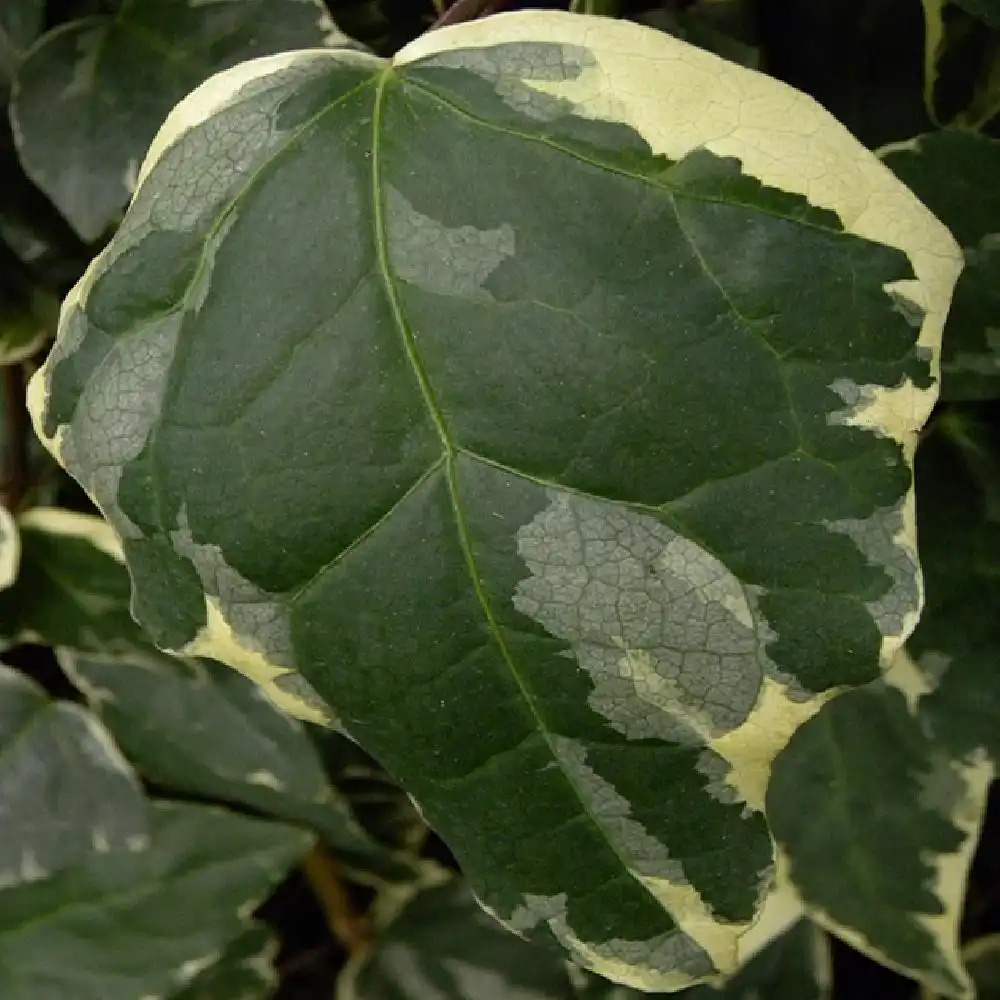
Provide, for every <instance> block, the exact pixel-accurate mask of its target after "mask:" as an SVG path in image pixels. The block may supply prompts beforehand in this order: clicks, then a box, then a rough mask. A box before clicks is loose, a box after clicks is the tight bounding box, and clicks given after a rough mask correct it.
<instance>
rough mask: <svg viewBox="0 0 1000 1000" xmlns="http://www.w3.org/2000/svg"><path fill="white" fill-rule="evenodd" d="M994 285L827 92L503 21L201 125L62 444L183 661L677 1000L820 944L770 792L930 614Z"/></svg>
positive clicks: (315, 72)
mask: <svg viewBox="0 0 1000 1000" xmlns="http://www.w3.org/2000/svg"><path fill="white" fill-rule="evenodd" d="M817 136H821V137H822V142H818V141H817ZM845 178H849V180H845ZM319 192H322V196H320V194H319ZM276 248H280V252H277V251H276ZM609 248H614V249H613V251H612V250H611V249H609ZM957 266H958V255H957V249H956V248H955V246H954V244H953V242H952V239H951V237H950V236H949V234H948V233H947V231H946V230H945V229H944V228H943V227H942V226H941V225H940V224H939V223H938V222H937V221H936V220H935V219H934V218H933V217H932V216H931V215H930V214H929V213H928V212H927V211H926V209H924V208H923V207H922V206H921V205H920V204H919V203H918V202H917V201H916V200H915V199H914V198H913V196H912V195H911V194H910V193H909V192H908V191H907V190H906V189H905V188H904V187H903V186H902V185H901V184H899V183H898V181H896V180H895V178H894V177H892V175H891V173H890V172H889V171H887V170H886V169H885V167H884V166H883V165H882V164H880V163H879V162H878V161H877V160H876V159H875V158H874V157H873V156H872V155H871V154H870V153H869V152H868V151H866V150H864V149H863V148H862V147H861V146H860V145H859V144H858V143H857V142H856V141H855V140H854V139H853V138H852V137H851V136H850V135H849V134H848V133H847V132H846V131H845V130H844V129H843V128H842V127H841V126H839V125H837V124H836V123H835V122H834V121H833V120H832V119H831V118H830V117H829V116H828V115H826V113H825V112H823V111H822V110H821V109H820V108H819V107H818V106H817V105H815V104H814V103H812V102H811V101H809V100H808V99H806V98H804V97H803V96H802V95H801V94H797V93H795V92H794V91H791V90H789V89H788V88H785V87H783V86H782V85H780V84H778V83H776V82H775V81H774V80H770V79H767V78H765V77H762V76H760V75H757V74H755V73H753V72H751V71H749V70H746V69H743V68H741V67H737V66H735V65H732V64H729V63H725V62H723V61H722V60H719V59H718V58H717V57H715V56H712V55H710V54H708V53H705V52H703V51H700V50H698V49H695V48H693V47H691V46H688V45H686V44H685V43H683V42H680V41H678V40H676V39H672V38H669V37H668V36H666V35H663V34H661V33H659V32H656V31H652V30H649V29H645V28H642V27H639V26H636V25H632V24H627V23H623V22H607V21H598V20H592V19H589V18H585V17H578V16H571V15H567V14H558V13H548V14H541V13H535V14H530V13H526V14H512V15H504V16H499V17H496V18H492V19H489V20H488V21H484V22H480V23H476V24H469V25H462V26H460V27H457V28H453V29H449V30H447V31H440V32H432V33H430V34H429V35H427V36H424V37H423V38H422V39H420V40H418V41H417V42H416V43H414V45H412V46H410V47H409V48H407V49H406V50H404V52H403V53H402V54H400V55H399V56H397V58H396V60H395V63H394V64H393V65H389V64H388V63H385V62H383V61H380V60H377V59H375V58H374V57H371V56H367V55H364V54H362V53H358V52H351V51H347V50H343V51H340V52H311V53H303V54H298V55H284V56H277V57H274V58H271V59H269V60H262V61H257V62H254V63H250V64H246V65H244V66H242V67H239V68H237V69H234V70H233V71H231V72H230V73H228V74H223V75H222V76H220V77H216V78H214V79H213V80H211V81H209V82H208V83H207V84H206V85H205V87H203V88H202V89H200V90H199V91H196V92H195V93H194V94H193V95H191V96H190V97H189V98H188V99H187V100H186V101H185V102H183V103H182V104H181V105H180V106H179V107H178V108H177V109H175V111H174V112H173V113H172V115H171V117H170V118H169V119H168V121H167V123H166V125H165V126H164V128H163V129H162V130H161V132H160V133H159V135H158V137H157V139H156V140H155V141H154V143H153V146H152V148H151V152H150V156H149V158H148V159H147V161H146V163H145V165H144V167H143V170H142V171H141V174H140V185H139V189H138V191H137V195H136V198H135V200H134V201H133V203H132V205H131V208H130V211H129V214H128V217H127V218H126V221H125V223H124V225H123V227H122V229H121V230H120V231H119V233H118V235H117V237H116V238H115V240H114V241H113V242H112V244H111V245H110V246H109V248H108V249H107V250H106V251H105V252H104V253H103V254H102V255H101V256H100V257H99V258H98V259H97V261H96V262H95V263H94V265H93V266H92V268H91V269H90V271H89V272H88V274H87V275H86V277H85V278H84V279H83V281H82V282H81V283H80V285H78V287H77V288H76V289H75V290H74V292H73V293H72V294H71V295H70V296H69V298H68V299H67V301H66V303H65V305H64V309H63V314H62V318H61V323H60V333H59V340H58V343H57V345H56V347H55V349H54V351H53V353H52V354H51V355H50V359H49V361H48V363H47V365H46V367H45V368H44V369H43V371H42V372H41V373H40V375H39V376H38V377H36V379H35V380H34V381H33V383H32V390H31V396H32V411H33V416H34V418H35V421H36V426H37V428H38V429H39V431H40V433H41V434H42V436H43V437H44V438H45V439H46V441H47V442H48V443H49V445H50V447H51V448H52V449H53V451H54V453H55V454H57V455H58V457H59V458H60V460H61V461H62V462H63V464H64V465H65V466H66V467H67V468H68V469H69V470H70V471H71V472H72V474H73V475H74V476H75V477H77V478H78V479H79V481H80V482H81V483H82V484H83V485H84V486H85V488H86V489H87V490H88V491H89V492H90V494H91V495H92V496H93V497H94V499H95V501H96V502H97V503H98V505H99V506H100V507H101V509H102V511H103V512H104V514H105V515H106V516H107V517H108V518H109V520H110V522H111V523H112V525H113V526H114V528H115V530H116V531H117V532H118V534H119V535H120V536H121V538H122V540H123V547H124V551H125V556H126V559H127V561H128V564H129V568H130V571H131V575H132V580H133V585H134V594H133V610H134V612H135V614H136V615H137V617H138V619H139V620H140V622H141V623H142V625H143V626H144V627H145V628H146V629H147V630H148V631H149V633H150V635H152V636H153V637H154V639H155V641H156V642H157V643H158V644H160V645H161V646H163V647H166V648H169V649H172V650H176V651H180V652H183V653H184V654H186V655H193V656H210V657H213V658H215V659H218V660H221V661H223V662H227V663H229V664H231V665H233V666H235V667H237V668H238V669H241V670H243V671H244V672H245V673H247V674H248V675H250V676H251V677H253V678H254V679H255V680H257V681H258V682H259V683H262V684H265V685H266V686H267V690H268V691H269V693H270V694H271V696H272V697H274V698H276V699H277V700H278V701H279V702H280V703H281V704H282V705H284V706H285V707H287V708H289V709H291V710H293V711H297V712H299V713H301V714H302V715H304V716H305V717H309V718H312V719H321V718H324V717H331V716H332V717H335V718H336V719H338V720H339V722H340V723H341V724H342V725H343V727H344V728H345V729H346V730H347V732H348V733H349V734H350V735H351V736H352V737H354V738H355V739H356V740H358V741H359V742H360V743H361V744H362V745H363V746H365V747H366V748H367V749H368V750H369V751H370V752H372V753H373V755H374V756H375V757H376V758H377V759H378V760H379V761H380V762H381V763H382V764H383V765H385V766H386V768H387V769H388V770H389V771H390V772H392V773H393V774H394V775H395V776H396V777H397V778H398V779H399V780H400V781H401V783H402V784H403V785H404V787H405V788H406V789H407V790H408V791H409V792H410V793H411V794H413V795H414V797H415V798H416V800H417V801H418V802H419V803H420V805H421V807H422V809H423V811H424V813H425V814H426V816H427V818H428V821H429V822H430V824H431V825H432V826H433V827H434V828H435V829H437V830H438V831H439V832H440V833H441V835H442V836H443V837H444V839H445V840H446V841H447V843H448V844H449V846H450V847H451V848H452V850H453V851H454V852H455V854H456V855H457V857H458V859H459V861H460V862H461V864H462V867H463V871H465V872H466V873H467V874H468V876H469V878H470V881H471V883H472V886H473V888H474V889H475V890H476V892H477V894H478V895H479V896H480V898H481V899H482V900H483V901H484V902H485V903H486V904H487V905H488V906H490V907H491V908H492V909H493V910H494V911H495V912H496V913H497V914H498V915H499V916H500V917H501V918H502V919H503V920H504V921H506V922H507V923H508V925H509V926H511V927H512V928H514V929H516V930H519V931H521V932H523V933H525V934H528V935H530V936H532V937H534V938H537V939H539V940H543V941H550V942H552V941H558V942H560V943H561V944H562V945H563V946H564V947H565V948H566V949H568V952H569V954H570V956H571V957H573V958H574V959H575V960H576V961H578V962H579V963H581V964H583V965H585V966H588V967H590V968H592V969H595V970H596V971H599V972H600V973H602V974H604V975H606V976H608V977H610V978H613V979H618V980H621V981H623V982H627V983H630V984H633V985H638V986H640V987H642V988H643V989H647V990H650V989H667V988H670V989H675V988H678V987H681V986H684V985H688V984H690V983H692V982H694V981H697V980H698V979H700V978H702V977H706V976H712V975H714V974H715V973H716V972H717V971H719V970H722V971H731V970H732V969H733V968H735V967H736V965H737V964H738V963H739V960H740V956H741V954H745V953H746V952H747V951H748V950H750V949H752V948H753V947H754V945H755V940H754V935H755V934H762V935H770V934H773V933H776V932H777V931H778V930H780V929H781V928H782V927H784V926H786V925H787V922H788V919H790V918H791V917H792V916H794V909H793V912H791V913H787V914H784V919H778V917H777V916H776V915H775V913H772V912H768V918H767V919H766V920H764V919H762V920H758V917H759V916H760V912H761V909H762V908H764V909H765V910H768V908H777V909H778V910H780V909H781V907H783V906H784V905H785V897H784V896H783V895H782V893H781V892H780V891H772V885H771V881H770V878H771V872H770V866H771V862H772V858H771V845H770V841H769V838H768V835H767V830H766V826H765V823H764V819H763V816H762V814H761V809H762V807H763V800H764V793H765V789H766V786H767V783H768V779H769V769H770V763H771V760H772V759H773V757H774V755H775V754H776V753H777V752H778V751H779V750H780V749H781V747H782V746H783V745H784V744H785V742H786V741H787V739H788V737H789V736H790V735H791V733H792V732H793V731H794V730H795V729H796V728H797V726H799V725H800V724H801V723H802V721H804V720H805V719H807V718H809V717H810V716H811V715H813V714H814V713H815V712H816V711H818V710H819V708H820V707H821V705H822V704H823V703H824V702H825V701H826V700H827V699H828V698H829V697H830V694H831V693H833V692H834V691H835V690H836V689H839V688H842V687H843V686H844V685H851V684H858V683H862V682H865V681H869V680H871V679H872V678H874V677H876V676H878V674H879V671H880V669H881V668H882V667H883V666H885V665H887V664H888V662H889V661H890V660H891V658H892V656H893V654H894V653H895V651H896V650H897V649H898V648H899V646H900V644H901V643H902V641H903V639H904V638H905V636H906V634H907V633H908V632H909V630H910V629H911V628H912V625H913V623H914V621H915V619H916V614H917V609H918V604H919V594H918V588H917V578H916V563H915V555H914V551H913V537H912V530H911V527H910V519H909V504H910V500H911V498H910V496H909V483H910V469H909V466H908V461H907V457H908V455H909V454H910V452H911V450H912V446H913V443H914V440H915V434H916V431H917V429H918V428H919V426H920V425H921V423H922V421H923V420H924V419H925V417H926V415H927V413H928V412H929V409H930V407H931V405H932V403H933V400H934V398H935V384H934V381H933V377H932V375H933V371H934V365H935V361H934V359H935V356H936V351H937V347H938V343H939V334H940V329H941V325H942V322H943V320H944V313H945V310H946V307H947V302H948V297H949V294H950V291H951V287H952V284H953V282H954V280H955V275H956V272H957ZM293 665H294V667H295V668H296V669H293ZM584 858H585V859H586V864H580V859H584ZM778 889H780V886H779V887H778ZM756 943H757V944H759V943H760V942H759V941H758V942H756Z"/></svg>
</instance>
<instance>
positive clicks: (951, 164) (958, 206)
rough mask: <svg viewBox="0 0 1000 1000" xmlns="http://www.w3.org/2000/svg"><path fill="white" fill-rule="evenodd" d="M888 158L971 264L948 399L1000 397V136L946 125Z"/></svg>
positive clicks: (945, 357) (945, 367)
mask: <svg viewBox="0 0 1000 1000" xmlns="http://www.w3.org/2000/svg"><path fill="white" fill-rule="evenodd" d="M881 156H882V159H883V160H884V162H885V163H887V164H888V165H889V166H890V167H891V168H892V169H893V171H894V172H895V173H896V174H897V175H898V176H899V178H900V179H901V180H903V181H904V182H905V183H906V184H907V186H908V187H909V188H910V189H911V190H912V191H914V192H915V193H916V194H917V195H918V196H919V197H920V199H921V200H922V201H923V202H924V204H925V205H927V206H928V207H929V208H930V209H931V210H932V211H933V212H935V213H936V214H937V215H938V216H939V217H940V218H941V220H942V221H943V222H944V223H945V224H946V225H947V226H948V227H949V228H950V229H951V231H952V233H954V235H955V238H956V239H957V240H958V241H959V243H960V244H961V246H962V252H963V254H964V257H965V269H964V271H963V272H962V275H961V277H960V278H959V280H958V284H957V286H956V287H955V296H954V299H953V301H952V305H951V311H950V313H949V315H948V323H947V325H946V327H945V331H944V342H943V353H942V358H941V378H942V388H941V392H942V396H943V398H945V399H951V400H968V399H994V398H996V397H997V396H1000V193H998V190H997V184H996V177H997V175H998V174H1000V140H998V139H991V138H989V137H988V136H984V135H978V134H976V133H975V132H970V131H966V130H958V129H955V130H944V131H941V132H932V133H929V134H927V135H920V136H917V137H916V138H914V139H911V140H909V141H908V142H905V143H899V144H896V145H892V146H888V147H886V148H885V149H884V150H883V151H882V152H881Z"/></svg>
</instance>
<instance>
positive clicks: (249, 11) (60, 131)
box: [11, 0, 346, 241]
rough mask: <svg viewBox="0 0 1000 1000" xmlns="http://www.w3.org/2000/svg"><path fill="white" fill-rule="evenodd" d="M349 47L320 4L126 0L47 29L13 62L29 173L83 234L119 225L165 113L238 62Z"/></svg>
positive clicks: (14, 105) (15, 108)
mask: <svg viewBox="0 0 1000 1000" xmlns="http://www.w3.org/2000/svg"><path fill="white" fill-rule="evenodd" d="M344 41H346V39H345V36H343V35H342V33H340V32H339V31H338V30H337V29H336V28H335V27H334V25H333V22H332V21H331V20H330V17H329V14H328V13H327V11H326V7H325V6H324V5H323V3H322V0H213V2H211V3H204V2H199V0H157V2H156V3H149V2H148V0H124V2H123V3H122V4H121V7H120V8H119V10H118V12H117V14H115V15H114V16H113V17H91V18H86V19H82V20H78V21H73V22H70V23H67V24H63V25H60V26H59V27H58V28H55V29H53V30H52V31H50V32H48V33H47V34H46V35H45V36H44V37H43V38H42V39H41V41H40V42H39V43H38V44H37V45H36V46H35V47H34V48H33V49H32V50H31V52H30V54H29V55H28V57H27V58H26V59H25V61H24V62H23V63H22V64H21V67H20V69H19V71H18V73H17V76H16V78H15V81H14V86H13V91H12V95H11V120H12V122H13V123H14V135H15V139H16V140H17V146H18V151H19V153H20V156H21V161H22V163H23V164H24V168H25V170H26V171H27V173H28V176H29V177H31V179H32V180H33V181H34V182H35V183H36V184H37V185H38V186H39V187H40V188H41V189H42V190H43V191H44V192H45V193H46V194H47V195H48V196H49V197H50V198H51V199H52V201H53V203H54V204H55V205H56V207H57V208H58V209H59V210H60V211H61V212H62V213H63V215H64V216H65V217H66V218H67V219H68V220H69V222H70V223H71V224H72V226H73V228H74V229H75V230H76V231H77V233H79V235H80V236H81V237H82V238H83V239H84V240H87V241H93V240H96V239H97V238H98V237H100V236H101V234H102V233H104V232H105V231H106V230H107V229H108V228H109V227H110V226H112V225H113V224H114V223H115V221H116V220H117V218H118V215H119V213H120V212H121V210H122V209H123V208H124V207H125V204H126V202H127V201H128V198H129V196H130V194H131V193H132V190H133V188H134V186H135V180H136V174H137V171H138V167H139V163H140V161H141V160H142V157H143V156H144V154H145V151H146V147H147V146H148V145H149V143H150V141H151V140H152V138H153V135H154V133H155V132H156V130H157V128H158V127H159V126H160V124H161V123H162V121H163V119H164V118H165V117H166V114H167V112H168V111H169V110H170V108H171V107H172V106H173V105H174V104H175V103H176V102H177V101H178V100H180V98H182V97H183V96H184V95H185V94H187V93H188V92H189V91H191V90H193V89H194V88H195V87H196V86H198V84H200V83H202V82H203V81H204V80H206V79H207V78H208V77H209V76H211V75H212V74H213V73H215V72H217V71H219V70H221V69H225V68H227V67H229V66H233V65H235V64H236V63H239V62H242V61H244V60H246V59H252V58H254V57H256V56H261V55H266V54H269V53H273V52H281V51H284V50H287V49H298V48H309V47H314V46H319V45H323V44H329V43H335V44H342V43H343V42H344Z"/></svg>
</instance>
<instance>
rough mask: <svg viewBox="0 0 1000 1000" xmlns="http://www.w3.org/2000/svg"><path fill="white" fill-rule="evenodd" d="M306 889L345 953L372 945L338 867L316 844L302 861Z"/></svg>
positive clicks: (369, 931) (366, 924)
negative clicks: (306, 884)
mask: <svg viewBox="0 0 1000 1000" xmlns="http://www.w3.org/2000/svg"><path fill="white" fill-rule="evenodd" d="M302 870H303V872H304V873H305V876H306V879H307V880H308V882H309V886H310V888H311V889H312V891H313V893H314V894H315V896H316V898H317V899H318V900H319V904H320V906H321V907H322V908H323V915H324V916H325V917H326V924H327V927H329V928H330V933H331V934H332V935H333V936H334V937H335V938H336V939H337V940H338V941H339V942H340V943H341V944H342V945H343V946H344V948H345V949H346V950H347V952H348V954H351V955H353V954H354V953H355V952H358V951H362V950H364V949H365V948H367V947H368V946H369V945H370V944H371V942H372V937H373V934H372V927H371V924H370V922H369V920H368V918H367V916H365V914H363V913H358V912H357V911H356V910H355V908H354V903H353V901H352V900H351V895H350V893H349V892H348V890H347V886H346V885H345V884H344V880H343V877H342V874H341V870H340V866H339V865H338V864H337V862H336V861H334V860H333V858H332V857H330V854H329V852H328V851H327V850H326V849H325V848H324V847H323V846H322V845H320V844H317V845H316V846H315V847H314V848H313V849H312V850H311V851H310V852H309V853H308V854H307V855H306V858H305V860H304V861H303V862H302Z"/></svg>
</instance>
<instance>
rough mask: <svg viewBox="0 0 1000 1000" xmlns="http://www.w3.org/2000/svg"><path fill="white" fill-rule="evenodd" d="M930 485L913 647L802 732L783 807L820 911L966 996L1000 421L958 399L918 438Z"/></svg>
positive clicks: (998, 688)
mask: <svg viewBox="0 0 1000 1000" xmlns="http://www.w3.org/2000/svg"><path fill="white" fill-rule="evenodd" d="M917 485H918V509H919V512H920V538H921V558H922V563H923V566H924V570H925V579H926V587H927V603H926V608H925V612H924V616H923V618H922V619H921V622H920V625H919V626H918V628H917V630H916V632H915V634H914V636H913V638H912V640H911V642H910V644H909V647H908V649H909V654H903V655H902V656H901V657H900V658H899V660H898V661H897V663H896V665H895V666H894V668H893V670H892V671H890V673H889V674H888V676H887V678H886V682H885V683H879V684H876V685H874V686H872V687H871V688H869V689H867V690H863V691H857V692H851V693H849V694H847V695H845V696H844V697H842V698H840V699H838V700H837V701H836V702H834V703H833V704H831V705H829V706H827V707H826V708H824V709H823V710H822V711H821V712H820V713H819V714H818V715H817V716H816V717H815V718H814V719H812V720H810V722H808V723H807V724H806V725H805V726H803V727H802V728H801V729H800V730H799V731H798V732H797V733H796V734H795V736H794V737H793V738H792V741H791V743H790V744H789V746H788V747H787V749H786V750H785V751H784V752H783V753H782V754H781V755H779V757H778V759H777V761H776V762H775V768H774V774H773V779H772V783H771V787H770V789H769V793H768V818H769V820H770V822H771V828H772V830H773V832H774V835H775V838H776V839H777V841H778V843H779V845H780V846H781V848H782V851H783V852H784V853H785V854H786V855H787V860H788V866H789V873H790V876H791V878H792V880H793V881H794V883H795V885H796V887H797V888H798V889H799V891H800V892H801V893H802V896H803V898H804V899H805V901H806V903H807V905H808V906H809V907H810V908H811V909H812V910H813V911H814V913H815V914H816V916H817V917H818V918H819V919H821V920H822V921H823V922H824V923H826V925H827V926H829V927H830V928H831V929H832V930H834V931H835V932H837V933H840V934H842V935H843V936H844V937H846V938H847V940H849V941H851V942H852V943H853V944H855V945H857V946H858V947H860V948H862V949H863V950H865V951H868V952H869V953H871V954H874V955H875V956H877V957H879V958H881V959H882V960H884V961H888V962H889V963H890V964H892V965H894V966H896V967H897V968H899V969H900V970H901V971H904V972H907V973H909V974H911V975H914V976H917V977H918V978H920V979H922V980H923V981H924V982H925V983H926V984H927V986H928V987H929V988H930V989H931V990H934V991H937V992H940V993H944V994H946V995H950V996H952V995H956V994H961V993H963V992H964V991H966V990H967V989H968V982H967V980H966V977H965V974H964V972H963V971H962V965H961V960H960V957H959V954H958V934H959V921H960V919H961V916H962V905H963V900H964V895H965V893H964V889H965V881H966V876H967V872H968V867H969V863H970V861H971V855H972V851H973V849H974V847H975V844H976V836H977V833H978V829H979V824H980V822H981V818H982V814H983V810H984V807H985V799H986V790H987V787H988V785H989V782H990V779H991V778H992V776H993V774H994V771H995V766H996V761H997V760H998V759H1000V757H998V754H1000V740H998V738H997V725H996V720H997V718H998V717H1000V683H998V676H1000V675H998V671H997V669H996V667H997V662H998V660H1000V628H998V625H997V617H996V608H997V606H998V605H1000V586H998V580H1000V574H998V572H997V554H998V552H1000V447H998V446H997V440H996V431H995V430H994V431H993V432H992V438H991V436H990V434H989V433H988V432H987V430H985V429H984V427H981V426H980V425H979V423H978V422H977V421H976V420H975V419H974V417H973V416H972V415H971V414H969V413H966V412H963V411H958V412H956V411H947V412H946V414H945V416H944V417H942V419H940V420H939V421H938V422H937V424H936V425H935V427H934V431H933V433H932V434H931V435H930V436H929V437H928V438H927V439H926V440H925V441H924V443H923V444H922V445H921V448H920V451H919V452H918V455H917ZM914 660H915V661H916V662H914ZM831 857H836V858H838V863H837V865H836V866H833V867H831V866H829V865H824V864H823V859H829V858H831Z"/></svg>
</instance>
